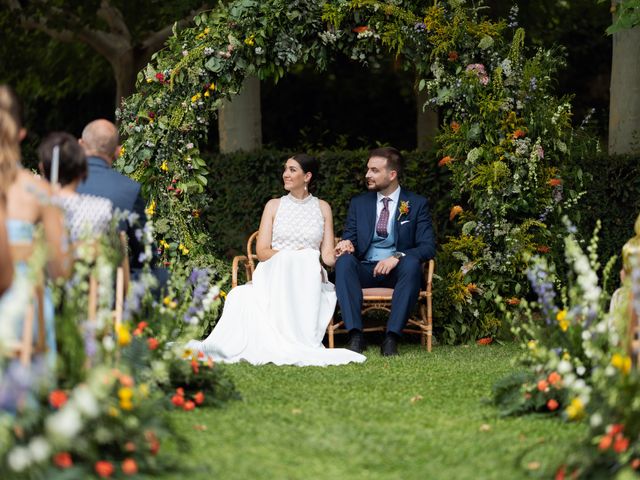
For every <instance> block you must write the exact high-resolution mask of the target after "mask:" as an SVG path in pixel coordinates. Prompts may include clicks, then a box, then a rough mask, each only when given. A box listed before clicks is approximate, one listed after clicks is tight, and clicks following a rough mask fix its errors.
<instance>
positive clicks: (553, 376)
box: [547, 372, 562, 385]
mask: <svg viewBox="0 0 640 480" xmlns="http://www.w3.org/2000/svg"><path fill="white" fill-rule="evenodd" d="M547 380H549V383H550V384H551V385H556V384H557V383H559V382H560V381H562V377H561V376H560V374H559V373H558V372H551V373H550V374H549V377H548V378H547Z"/></svg>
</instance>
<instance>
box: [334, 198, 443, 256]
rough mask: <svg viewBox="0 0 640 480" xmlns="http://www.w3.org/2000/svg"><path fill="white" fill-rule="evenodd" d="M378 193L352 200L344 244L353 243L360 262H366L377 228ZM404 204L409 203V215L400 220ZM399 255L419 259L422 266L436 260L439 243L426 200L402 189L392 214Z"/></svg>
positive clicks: (343, 236) (344, 234)
mask: <svg viewBox="0 0 640 480" xmlns="http://www.w3.org/2000/svg"><path fill="white" fill-rule="evenodd" d="M377 199H378V196H377V192H366V193H363V194H361V195H358V196H357V197H355V198H353V199H352V200H351V204H350V205H349V212H348V213H347V220H346V222H345V228H344V233H343V235H342V238H343V240H351V243H352V244H353V246H354V247H355V255H356V258H358V260H360V261H362V260H364V255H365V253H366V252H367V250H368V248H369V245H371V240H372V239H373V231H374V229H375V224H376V202H377ZM401 202H409V213H408V214H406V215H402V216H400V212H399V211H398V208H399V207H400V204H401ZM392 213H393V218H394V221H395V232H396V251H398V252H402V253H405V254H406V255H412V256H415V257H417V258H418V259H419V260H420V261H421V262H424V261H425V260H428V259H430V258H433V257H435V255H436V240H435V235H434V233H433V226H432V224H431V214H430V213H429V202H428V201H427V199H426V198H424V197H422V196H420V195H416V194H415V193H412V192H409V191H407V190H404V189H403V188H400V197H399V198H398V205H396V206H395V208H394V210H393V212H392Z"/></svg>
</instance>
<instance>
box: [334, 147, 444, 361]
mask: <svg viewBox="0 0 640 480" xmlns="http://www.w3.org/2000/svg"><path fill="white" fill-rule="evenodd" d="M403 163H404V162H403V158H402V155H401V154H400V152H399V151H398V150H396V149H395V148H392V147H383V148H376V149H374V150H371V152H370V153H369V161H368V163H367V175H366V177H365V178H366V181H367V188H368V189H369V191H368V192H367V193H363V194H361V195H358V196H357V197H355V198H353V199H352V200H351V204H350V206H349V213H348V214H347V220H346V223H345V229H344V233H343V235H342V240H341V241H340V242H338V244H337V245H336V255H337V256H338V259H337V261H336V267H335V271H336V293H337V296H338V303H339V304H340V310H341V312H342V319H343V320H344V323H345V327H346V328H347V330H349V344H348V346H347V348H348V349H350V350H353V351H354V352H358V353H362V352H363V351H364V350H365V349H366V348H367V345H366V342H365V339H364V335H363V333H362V313H361V309H362V289H363V288H372V287H383V288H393V289H394V291H393V297H392V301H391V315H390V316H389V320H388V322H387V333H386V335H385V338H384V341H383V342H382V346H381V353H382V355H384V356H392V355H397V354H398V345H397V342H398V339H399V338H400V336H401V335H402V329H403V328H404V326H405V325H406V323H407V319H408V318H409V313H410V312H411V310H412V309H413V307H414V306H415V304H416V302H417V300H418V293H419V292H420V287H421V284H422V262H424V261H426V260H428V259H430V258H433V257H434V256H435V253H436V246H435V238H434V234H433V228H432V226H431V215H430V214H429V205H428V202H427V199H426V198H424V197H422V196H420V195H416V194H415V193H411V192H409V191H407V190H404V189H402V188H401V187H400V185H399V177H401V175H402V167H403Z"/></svg>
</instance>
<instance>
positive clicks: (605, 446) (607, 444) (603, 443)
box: [598, 435, 613, 451]
mask: <svg viewBox="0 0 640 480" xmlns="http://www.w3.org/2000/svg"><path fill="white" fill-rule="evenodd" d="M612 443H613V437H611V436H610V435H605V436H604V437H602V438H601V439H600V443H599V444H598V450H602V451H604V450H609V448H611V444H612Z"/></svg>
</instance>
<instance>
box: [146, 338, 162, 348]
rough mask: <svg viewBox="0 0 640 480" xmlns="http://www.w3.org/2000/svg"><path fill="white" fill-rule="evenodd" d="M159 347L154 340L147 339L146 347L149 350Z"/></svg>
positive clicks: (157, 342)
mask: <svg viewBox="0 0 640 480" xmlns="http://www.w3.org/2000/svg"><path fill="white" fill-rule="evenodd" d="M158 345H160V342H159V341H158V340H157V339H155V338H147V346H148V347H149V350H155V349H156V348H158Z"/></svg>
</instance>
